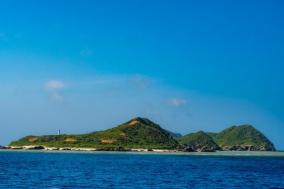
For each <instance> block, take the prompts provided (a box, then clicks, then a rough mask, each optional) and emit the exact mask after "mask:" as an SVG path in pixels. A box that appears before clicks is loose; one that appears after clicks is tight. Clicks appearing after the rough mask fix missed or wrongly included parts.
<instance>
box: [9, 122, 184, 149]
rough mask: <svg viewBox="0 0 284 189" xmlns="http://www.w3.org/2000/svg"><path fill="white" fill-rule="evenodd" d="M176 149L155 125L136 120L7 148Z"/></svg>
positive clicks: (32, 138)
mask: <svg viewBox="0 0 284 189" xmlns="http://www.w3.org/2000/svg"><path fill="white" fill-rule="evenodd" d="M24 145H44V146H49V147H93V148H108V147H120V146H121V147H125V148H167V149H173V148H176V147H177V146H178V145H179V144H178V142H177V141H176V140H175V139H173V138H172V137H171V136H170V134H169V133H168V132H167V131H166V130H164V129H162V128H161V127H160V126H159V125H157V124H155V123H153V122H151V121H150V120H148V119H144V118H136V119H133V120H130V121H129V122H127V123H124V124H121V125H119V126H117V127H114V128H111V129H108V130H105V131H98V132H95V133H90V134H84V135H50V136H28V137H24V138H22V139H20V140H18V141H14V142H12V143H11V144H10V146H24Z"/></svg>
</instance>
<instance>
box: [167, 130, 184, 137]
mask: <svg viewBox="0 0 284 189" xmlns="http://www.w3.org/2000/svg"><path fill="white" fill-rule="evenodd" d="M166 131H167V132H168V133H169V134H170V135H171V136H172V137H173V138H174V139H179V138H181V137H182V134H180V133H174V132H172V131H169V130H166Z"/></svg>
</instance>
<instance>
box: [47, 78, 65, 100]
mask: <svg viewBox="0 0 284 189" xmlns="http://www.w3.org/2000/svg"><path fill="white" fill-rule="evenodd" d="M64 87H65V84H64V82H62V81H59V80H49V81H47V82H46V83H45V89H46V91H47V92H48V95H49V97H50V99H51V100H52V101H56V102H61V101H63V99H64V97H63V96H62V95H61V94H60V90H62V89H64Z"/></svg>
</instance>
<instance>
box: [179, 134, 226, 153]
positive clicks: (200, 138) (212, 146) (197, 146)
mask: <svg viewBox="0 0 284 189" xmlns="http://www.w3.org/2000/svg"><path fill="white" fill-rule="evenodd" d="M179 142H180V144H181V145H183V146H184V147H185V150H186V151H200V152H212V151H216V150H221V148H220V147H219V146H218V145H217V144H216V143H215V142H214V140H213V139H212V138H211V137H210V136H209V135H207V134H206V133H205V132H203V131H199V132H197V133H191V134H188V135H185V136H183V137H181V138H180V139H179Z"/></svg>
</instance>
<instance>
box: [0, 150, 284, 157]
mask: <svg viewBox="0 0 284 189" xmlns="http://www.w3.org/2000/svg"><path fill="white" fill-rule="evenodd" d="M1 152H17V153H20V152H26V153H70V154H129V155H181V156H216V157H218V156H221V157H284V152H283V151H216V152H182V151H176V150H175V151H173V150H166V151H165V150H156V151H146V150H144V151H102V150H100V151H99V150H82V149H81V150H43V149H41V150H36V149H0V153H1Z"/></svg>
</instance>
